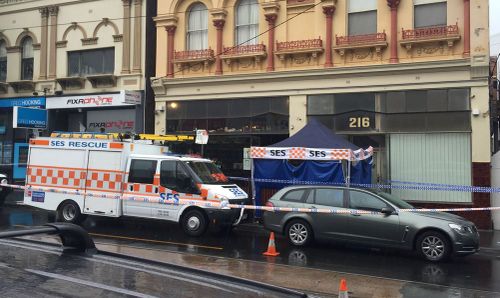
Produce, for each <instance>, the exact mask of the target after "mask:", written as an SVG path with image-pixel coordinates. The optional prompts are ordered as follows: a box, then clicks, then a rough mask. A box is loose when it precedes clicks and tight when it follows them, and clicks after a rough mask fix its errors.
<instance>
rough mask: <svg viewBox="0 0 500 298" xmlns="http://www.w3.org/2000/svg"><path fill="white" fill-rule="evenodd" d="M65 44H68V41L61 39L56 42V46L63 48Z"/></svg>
mask: <svg viewBox="0 0 500 298" xmlns="http://www.w3.org/2000/svg"><path fill="white" fill-rule="evenodd" d="M66 45H68V41H67V40H61V41H58V42H56V47H57V48H65V47H66Z"/></svg>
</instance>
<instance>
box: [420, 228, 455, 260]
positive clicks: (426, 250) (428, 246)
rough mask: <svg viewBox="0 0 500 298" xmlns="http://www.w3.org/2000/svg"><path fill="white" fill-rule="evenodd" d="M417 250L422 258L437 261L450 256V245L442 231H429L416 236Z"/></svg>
mask: <svg viewBox="0 0 500 298" xmlns="http://www.w3.org/2000/svg"><path fill="white" fill-rule="evenodd" d="M417 250H418V253H419V254H420V255H421V256H422V257H423V258H424V259H426V260H428V261H432V262H439V261H443V260H446V259H447V258H448V257H449V256H450V252H451V247H450V242H449V241H448V238H446V236H445V235H444V234H443V233H440V232H435V231H429V232H425V233H423V234H422V235H420V236H419V237H418V239H417Z"/></svg>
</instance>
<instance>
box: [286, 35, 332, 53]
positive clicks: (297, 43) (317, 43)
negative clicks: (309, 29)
mask: <svg viewBox="0 0 500 298" xmlns="http://www.w3.org/2000/svg"><path fill="white" fill-rule="evenodd" d="M322 47H323V42H322V41H321V39H319V38H318V39H306V40H294V41H285V42H277V43H276V51H277V52H280V51H293V50H306V49H317V48H322Z"/></svg>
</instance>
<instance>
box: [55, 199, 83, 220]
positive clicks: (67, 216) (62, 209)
mask: <svg viewBox="0 0 500 298" xmlns="http://www.w3.org/2000/svg"><path fill="white" fill-rule="evenodd" d="M56 220H57V221H59V222H69V223H72V224H78V223H80V222H82V220H83V216H82V213H81V212H80V207H78V204H76V203H75V202H73V201H66V202H64V203H63V204H62V205H61V206H59V209H57V218H56Z"/></svg>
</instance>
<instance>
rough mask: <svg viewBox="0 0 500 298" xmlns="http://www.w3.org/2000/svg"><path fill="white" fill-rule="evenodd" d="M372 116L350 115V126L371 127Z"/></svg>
mask: <svg viewBox="0 0 500 298" xmlns="http://www.w3.org/2000/svg"><path fill="white" fill-rule="evenodd" d="M370 124H371V123H370V117H349V127H350V128H369V127H370V126H371V125H370Z"/></svg>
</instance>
